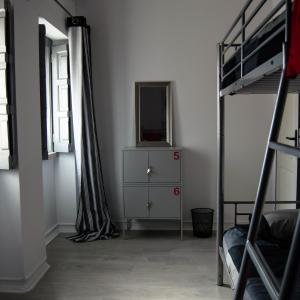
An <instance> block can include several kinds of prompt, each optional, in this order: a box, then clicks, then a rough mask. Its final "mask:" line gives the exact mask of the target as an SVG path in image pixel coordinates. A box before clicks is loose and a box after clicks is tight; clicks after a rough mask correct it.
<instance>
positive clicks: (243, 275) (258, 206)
mask: <svg viewBox="0 0 300 300" xmlns="http://www.w3.org/2000/svg"><path fill="white" fill-rule="evenodd" d="M290 19H291V0H286V25H285V26H286V28H285V43H284V45H283V67H282V72H281V78H280V85H279V89H278V94H277V100H276V105H275V109H274V114H273V119H272V124H271V128H270V133H269V139H268V144H267V147H266V152H265V157H264V162H263V167H262V172H261V177H260V181H259V186H258V191H257V195H256V201H255V206H254V211H253V217H252V219H251V223H250V228H249V233H248V237H247V244H246V247H245V250H244V255H243V259H242V264H241V268H240V276H239V279H238V283H237V290H236V293H235V296H234V299H235V300H242V299H243V297H244V292H245V288H246V284H247V277H248V276H247V274H248V271H249V264H250V255H251V259H252V261H253V262H254V263H255V266H256V269H257V271H258V273H259V274H263V275H265V276H261V279H262V281H263V283H264V285H265V287H266V288H267V290H268V292H269V294H270V296H271V298H273V299H278V296H279V295H278V292H279V291H278V283H277V282H276V281H274V280H272V276H270V275H271V274H268V272H266V270H265V266H264V265H263V263H262V262H261V261H259V260H258V261H256V262H255V261H254V258H257V257H258V256H259V255H257V254H256V253H255V251H254V250H253V248H255V246H256V245H255V242H256V237H257V233H258V230H259V226H260V220H261V215H262V211H263V207H264V200H265V194H266V189H267V184H268V179H269V177H270V174H271V169H272V162H273V158H274V154H275V149H274V148H271V147H270V143H272V142H276V141H277V139H278V135H279V130H280V125H281V120H282V116H283V112H284V107H285V103H286V98H287V93H288V84H289V79H288V78H287V77H286V76H285V72H286V65H287V61H288V51H289V41H290ZM299 227H300V224H299ZM297 229H298V228H297ZM299 232H300V228H299ZM299 239H300V237H299ZM299 242H300V241H299ZM289 258H291V260H293V259H292V258H294V257H293V256H292V255H289ZM289 260H290V259H289ZM285 275H286V274H285ZM287 276H288V275H287ZM289 284H290V283H289V282H287V285H289ZM286 290H287V289H285V290H284V291H286ZM280 299H289V298H280Z"/></svg>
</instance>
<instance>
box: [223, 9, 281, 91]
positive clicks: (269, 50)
mask: <svg viewBox="0 0 300 300" xmlns="http://www.w3.org/2000/svg"><path fill="white" fill-rule="evenodd" d="M284 22H285V15H284V13H282V14H280V15H279V16H277V17H276V18H274V19H273V20H272V21H270V22H269V23H267V24H266V25H265V26H264V28H263V29H262V30H261V32H260V33H259V34H257V35H256V36H255V37H254V38H252V39H250V41H249V42H247V43H246V44H245V45H244V50H243V57H244V58H245V57H246V56H247V55H249V54H250V53H251V52H252V51H253V50H254V49H256V48H257V47H259V45H261V44H262V43H263V42H264V41H265V40H266V39H267V38H269V37H270V36H271V35H272V34H274V33H275V32H276V31H279V32H277V34H275V36H274V37H273V38H272V39H271V40H270V41H268V42H267V43H266V44H265V45H264V46H263V47H262V48H261V49H260V50H259V51H258V52H256V53H255V54H254V55H253V56H251V57H250V58H249V59H248V60H247V61H246V62H245V63H244V64H243V75H246V74H247V73H249V72H250V71H252V70H254V69H255V68H257V67H258V66H260V65H261V64H263V63H264V62H266V61H268V60H269V59H271V58H273V57H274V56H275V55H277V54H279V53H280V52H281V51H282V43H283V41H284V28H282V29H280V28H281V27H282V26H283V25H284ZM240 61H241V51H240V50H238V51H236V53H235V54H234V55H233V56H232V57H231V58H230V59H229V60H228V61H227V63H226V64H225V65H224V68H223V72H224V74H226V73H228V72H229V71H230V70H232V69H233V68H234V67H235V66H236V65H237V64H239V63H240ZM239 78H241V71H240V68H237V69H236V70H235V71H233V72H232V73H231V74H230V75H228V76H227V77H226V78H224V80H223V81H222V88H225V87H227V86H229V85H230V84H232V83H234V82H235V81H236V80H238V79H239Z"/></svg>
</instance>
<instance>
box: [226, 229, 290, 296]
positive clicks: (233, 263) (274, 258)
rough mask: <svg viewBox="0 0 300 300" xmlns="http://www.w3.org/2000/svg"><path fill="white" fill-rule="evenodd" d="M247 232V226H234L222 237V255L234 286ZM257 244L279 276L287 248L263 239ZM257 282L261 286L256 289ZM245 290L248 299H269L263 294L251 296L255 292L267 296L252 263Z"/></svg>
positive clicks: (281, 272) (275, 273)
mask: <svg viewBox="0 0 300 300" xmlns="http://www.w3.org/2000/svg"><path fill="white" fill-rule="evenodd" d="M247 233H248V226H236V227H233V228H231V229H229V230H227V231H226V232H225V234H224V237H223V249H224V256H225V260H226V264H227V267H228V271H229V275H230V277H231V279H232V282H233V284H234V286H235V285H236V283H237V280H238V276H239V270H240V266H241V262H242V258H243V253H244V249H245V244H246V239H247ZM257 244H258V246H259V248H260V250H261V252H262V253H263V255H264V257H265V259H266V261H267V263H268V265H269V266H270V268H271V270H272V271H273V273H274V275H275V276H276V277H278V278H280V277H281V276H282V274H283V272H284V267H285V264H286V260H287V256H288V249H283V248H281V247H280V246H279V245H278V244H276V243H274V242H269V241H266V240H263V239H259V240H258V241H257ZM259 284H260V285H261V286H260V287H259V289H258V290H257V289H256V288H255V286H257V285H259ZM246 292H247V296H248V298H249V299H269V298H263V296H262V298H255V297H254V298H252V295H254V294H255V295H256V294H257V293H258V294H259V293H261V295H264V293H265V295H266V296H268V294H267V291H266V290H265V288H264V286H263V284H262V283H261V282H260V279H259V275H258V274H257V272H256V270H255V268H254V266H252V265H251V267H250V279H249V280H248V284H247V289H246Z"/></svg>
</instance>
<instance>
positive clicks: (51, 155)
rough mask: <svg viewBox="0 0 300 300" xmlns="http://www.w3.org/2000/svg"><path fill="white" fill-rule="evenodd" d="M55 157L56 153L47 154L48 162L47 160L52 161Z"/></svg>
mask: <svg viewBox="0 0 300 300" xmlns="http://www.w3.org/2000/svg"><path fill="white" fill-rule="evenodd" d="M56 157H57V153H56V152H49V153H48V160H49V159H54V158H56Z"/></svg>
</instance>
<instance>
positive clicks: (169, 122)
mask: <svg viewBox="0 0 300 300" xmlns="http://www.w3.org/2000/svg"><path fill="white" fill-rule="evenodd" d="M142 87H165V88H166V98H167V99H166V101H167V103H166V127H167V128H166V130H167V135H166V141H157V142H155V141H151V142H150V141H141V126H140V125H141V122H140V121H141V120H140V106H141V99H140V89H141V88H142ZM135 128H136V130H135V131H136V146H137V147H172V146H173V138H172V131H173V128H172V83H171V81H142V82H140V81H139V82H135Z"/></svg>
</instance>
